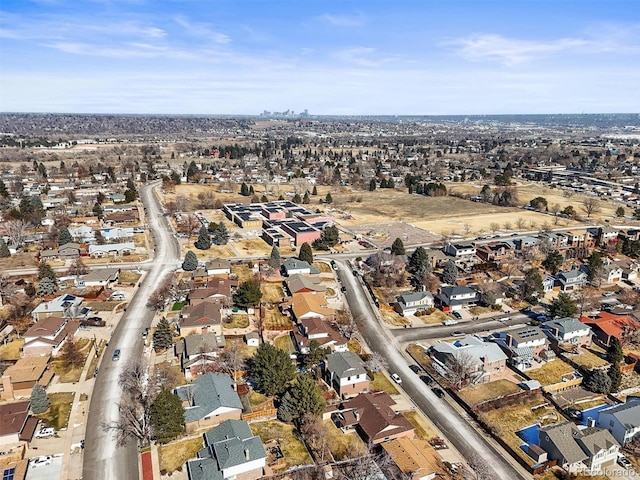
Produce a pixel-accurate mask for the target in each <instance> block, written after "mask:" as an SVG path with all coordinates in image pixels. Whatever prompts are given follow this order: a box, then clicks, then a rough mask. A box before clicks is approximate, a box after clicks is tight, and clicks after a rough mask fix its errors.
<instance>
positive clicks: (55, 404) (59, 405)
mask: <svg viewBox="0 0 640 480" xmlns="http://www.w3.org/2000/svg"><path fill="white" fill-rule="evenodd" d="M73 397H74V394H73V393H70V392H64V393H50V394H49V402H51V406H50V407H49V410H47V411H46V412H44V413H41V414H40V415H36V417H38V418H41V419H42V420H44V421H45V422H46V423H47V425H48V426H50V427H53V428H55V429H56V430H61V429H63V428H67V426H68V425H69V415H70V414H71V403H72V402H73Z"/></svg>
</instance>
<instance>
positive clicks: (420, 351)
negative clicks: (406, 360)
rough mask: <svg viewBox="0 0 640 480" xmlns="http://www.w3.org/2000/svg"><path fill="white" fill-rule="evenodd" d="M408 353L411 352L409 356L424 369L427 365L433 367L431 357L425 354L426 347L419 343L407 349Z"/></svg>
mask: <svg viewBox="0 0 640 480" xmlns="http://www.w3.org/2000/svg"><path fill="white" fill-rule="evenodd" d="M407 352H409V355H411V356H412V357H413V359H414V360H415V361H416V362H418V364H419V365H420V366H421V367H422V368H424V367H425V366H427V365H431V360H430V359H429V355H427V353H426V352H425V350H424V347H422V346H420V345H418V344H417V343H412V344H410V345H409V346H408V347H407Z"/></svg>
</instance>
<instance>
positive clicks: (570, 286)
mask: <svg viewBox="0 0 640 480" xmlns="http://www.w3.org/2000/svg"><path fill="white" fill-rule="evenodd" d="M556 280H557V282H558V284H559V285H560V290H562V291H563V292H571V291H573V290H578V289H579V288H581V287H582V286H583V285H585V284H586V283H587V274H586V273H585V272H583V271H582V270H580V269H578V268H574V269H573V270H568V271H566V272H558V273H557V274H556Z"/></svg>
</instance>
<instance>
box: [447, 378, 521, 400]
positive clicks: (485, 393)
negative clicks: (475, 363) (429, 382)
mask: <svg viewBox="0 0 640 480" xmlns="http://www.w3.org/2000/svg"><path fill="white" fill-rule="evenodd" d="M519 391H520V387H518V385H516V384H515V383H513V382H511V381H509V380H496V381H495V382H489V383H484V384H482V385H476V386H475V387H469V388H465V389H464V390H461V391H460V392H458V395H459V396H460V398H462V399H463V400H464V401H465V402H466V404H467V405H469V406H473V405H477V404H478V403H482V402H486V401H487V400H492V399H494V398H500V397H504V396H505V395H511V394H512V393H516V392H519Z"/></svg>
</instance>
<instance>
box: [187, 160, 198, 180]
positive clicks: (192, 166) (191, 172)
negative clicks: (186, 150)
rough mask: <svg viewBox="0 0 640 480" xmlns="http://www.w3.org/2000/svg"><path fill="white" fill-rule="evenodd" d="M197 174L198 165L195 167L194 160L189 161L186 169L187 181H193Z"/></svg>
mask: <svg viewBox="0 0 640 480" xmlns="http://www.w3.org/2000/svg"><path fill="white" fill-rule="evenodd" d="M199 172H200V170H199V169H198V165H196V162H195V161H194V160H191V163H190V164H189V168H187V181H193V180H194V178H193V177H195V176H196V175H197V174H198V173H199Z"/></svg>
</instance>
